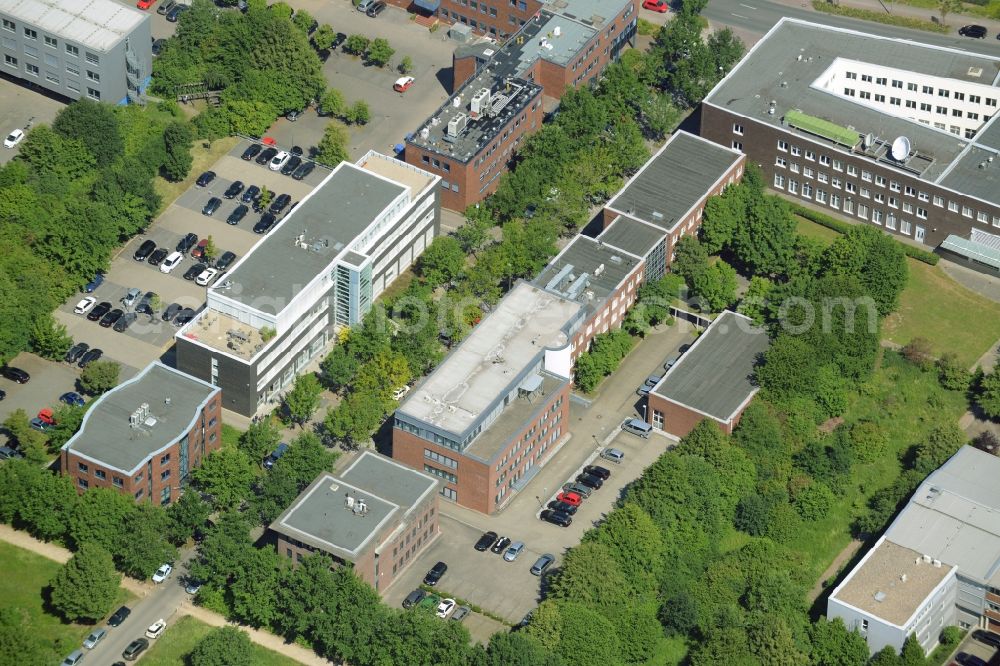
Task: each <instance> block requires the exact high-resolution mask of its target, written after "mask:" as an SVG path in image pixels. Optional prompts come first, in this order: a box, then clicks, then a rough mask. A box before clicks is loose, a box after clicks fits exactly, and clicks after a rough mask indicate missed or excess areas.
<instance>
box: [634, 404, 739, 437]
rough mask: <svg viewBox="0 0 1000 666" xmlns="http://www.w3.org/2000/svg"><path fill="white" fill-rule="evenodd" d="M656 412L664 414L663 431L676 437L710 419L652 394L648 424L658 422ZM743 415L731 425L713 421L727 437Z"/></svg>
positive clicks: (648, 407) (648, 408) (647, 418)
mask: <svg viewBox="0 0 1000 666" xmlns="http://www.w3.org/2000/svg"><path fill="white" fill-rule="evenodd" d="M656 412H660V413H662V414H663V431H664V432H668V433H670V434H671V435H674V436H675V437H683V436H684V435H686V434H688V433H689V432H691V431H692V430H694V427H695V426H696V425H698V423H699V422H701V421H702V420H704V419H706V418H709V417H707V416H705V415H704V414H702V413H701V412H697V411H695V410H693V409H689V408H688V407H684V406H683V405H678V404H677V403H675V402H671V401H670V400H665V399H664V398H662V397H660V396H658V395H656V394H655V393H650V394H649V398H648V405H647V410H646V420H647V422H648V423H651V424H652V423H655V422H656V418H655V415H656ZM742 415H743V411H742V410H741V411H740V413H739V414H737V416H736V417H735V418H734V419H733V421H732V422H731V423H723V422H721V421H717V420H715V419H711V420H712V421H713V422H714V423H715V424H716V425H718V426H719V428H720V429H721V430H722V432H724V433H726V434H727V435H731V434H732V433H733V428H734V427H735V426H736V424H738V423H739V420H740V416H742Z"/></svg>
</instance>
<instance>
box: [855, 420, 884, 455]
mask: <svg viewBox="0 0 1000 666" xmlns="http://www.w3.org/2000/svg"><path fill="white" fill-rule="evenodd" d="M888 448H889V437H888V436H887V435H886V433H885V431H884V430H883V429H882V427H881V426H879V424H878V423H876V422H875V421H868V420H865V421H858V422H857V423H855V424H854V425H852V426H851V449H852V450H853V451H854V457H855V458H857V459H858V460H859V461H860V462H863V463H873V462H876V461H878V460H882V458H883V457H884V456H885V452H886V451H887V450H888Z"/></svg>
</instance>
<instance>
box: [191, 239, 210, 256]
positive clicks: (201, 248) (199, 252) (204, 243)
mask: <svg viewBox="0 0 1000 666" xmlns="http://www.w3.org/2000/svg"><path fill="white" fill-rule="evenodd" d="M206 247H208V239H207V238H202V239H201V240H200V241H198V244H197V245H195V246H194V247H193V248H191V256H192V257H194V258H195V259H201V258H202V257H204V256H205V248H206Z"/></svg>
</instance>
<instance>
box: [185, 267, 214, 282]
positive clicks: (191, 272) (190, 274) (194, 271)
mask: <svg viewBox="0 0 1000 666" xmlns="http://www.w3.org/2000/svg"><path fill="white" fill-rule="evenodd" d="M206 268H208V265H206V264H195V265H194V266H192V267H191V268H189V269H187V271H185V272H184V276H183V277H184V279H185V280H193V279H195V278H196V277H198V276H199V275H201V273H202V271H204V270H205V269H206Z"/></svg>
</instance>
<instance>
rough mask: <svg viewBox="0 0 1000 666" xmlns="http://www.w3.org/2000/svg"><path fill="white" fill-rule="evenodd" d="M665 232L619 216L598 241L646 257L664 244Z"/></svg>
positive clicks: (600, 235)
mask: <svg viewBox="0 0 1000 666" xmlns="http://www.w3.org/2000/svg"><path fill="white" fill-rule="evenodd" d="M663 239H664V231H663V229H662V228H660V227H655V226H653V225H651V224H648V223H646V222H642V221H640V220H636V219H634V218H631V217H627V216H625V215H618V216H617V217H615V219H614V220H612V221H611V224H609V225H608V226H606V227H605V228H604V231H602V232H601V233H599V234H598V235H597V240H599V241H601V242H602V243H604V244H606V245H610V246H611V247H616V248H620V249H622V250H624V251H625V252H629V253H631V254H633V255H635V256H637V257H645V256H646V254H648V253H649V251H650V250H652V249H653V248H654V247H656V246H657V245H658V244H661V243H663Z"/></svg>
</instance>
